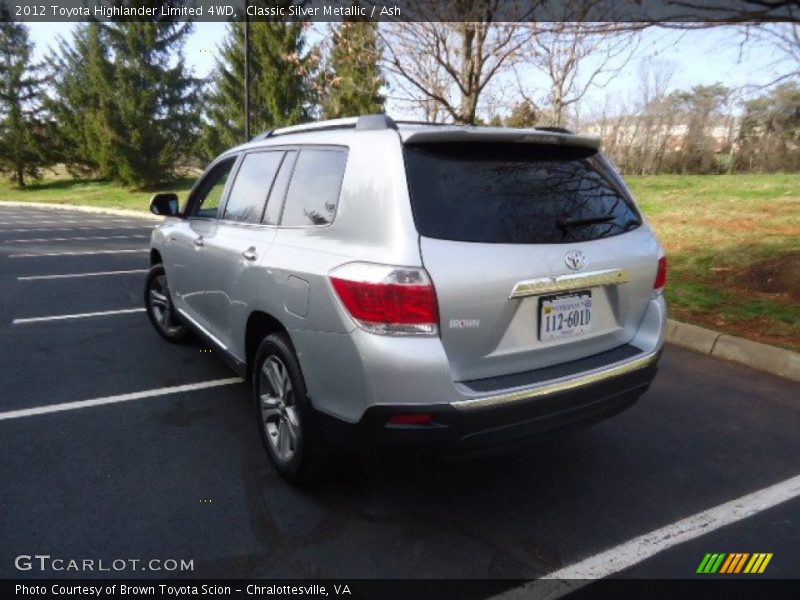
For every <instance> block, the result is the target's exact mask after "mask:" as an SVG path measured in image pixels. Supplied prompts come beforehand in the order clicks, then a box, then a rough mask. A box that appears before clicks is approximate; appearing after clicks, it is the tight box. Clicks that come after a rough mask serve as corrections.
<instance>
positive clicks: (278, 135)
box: [145, 115, 666, 481]
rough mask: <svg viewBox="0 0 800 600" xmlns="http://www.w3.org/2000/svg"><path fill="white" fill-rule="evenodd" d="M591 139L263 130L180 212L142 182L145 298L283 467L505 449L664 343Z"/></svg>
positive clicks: (648, 250) (575, 410) (588, 409)
mask: <svg viewBox="0 0 800 600" xmlns="http://www.w3.org/2000/svg"><path fill="white" fill-rule="evenodd" d="M598 146H599V142H598V140H597V139H595V138H590V137H584V136H579V135H573V134H571V133H569V132H567V131H564V130H545V129H504V128H493V127H470V126H453V125H434V124H427V123H406V122H394V121H392V120H391V119H390V118H388V117H386V116H384V115H367V116H362V117H358V118H351V119H337V120H333V121H324V122H319V123H313V124H309V125H300V126H294V127H287V128H283V129H278V130H275V131H271V132H268V133H265V134H262V135H261V136H259V137H257V138H256V139H254V140H253V141H252V142H250V143H248V144H245V145H243V146H239V147H237V148H234V149H232V150H229V151H227V152H225V153H224V154H222V155H221V156H220V157H219V158H217V159H216V160H215V161H214V162H213V163H211V165H210V166H209V167H208V169H207V170H206V172H205V173H204V174H203V176H202V177H200V179H199V181H198V182H197V183H196V185H195V186H194V188H193V189H192V191H191V193H190V194H189V198H188V199H187V201H186V203H185V206H184V208H183V210H180V209H179V204H178V198H177V196H175V195H174V194H157V195H156V196H154V197H153V199H152V201H151V210H152V211H153V212H154V213H155V214H157V215H162V216H165V217H166V218H165V220H164V222H163V223H162V224H160V225H159V226H158V227H157V228H156V229H155V230H154V232H153V236H152V242H151V252H150V261H151V264H152V268H151V269H150V272H149V275H148V278H147V285H146V290H145V303H146V307H147V311H148V315H149V317H150V319H151V321H152V323H153V326H154V327H155V328H156V330H157V331H158V333H159V334H161V335H162V336H163V337H164V338H166V339H167V340H169V341H173V342H178V341H182V340H184V339H186V337H187V335H188V334H189V331H190V330H191V331H193V332H195V333H196V334H197V335H199V336H200V337H201V338H202V339H204V340H206V341H208V343H210V344H211V345H212V346H213V347H214V348H216V349H217V350H218V351H219V353H220V355H221V356H222V357H223V358H224V359H226V360H227V362H229V363H230V365H231V366H232V367H233V368H234V369H235V370H236V371H237V372H238V373H240V374H241V375H242V376H243V377H245V378H246V379H248V380H250V381H251V383H252V389H253V396H254V403H255V409H256V412H257V415H258V422H259V429H260V431H261V435H262V436H263V440H264V445H265V447H266V450H267V453H268V454H269V457H270V459H271V460H272V462H273V464H274V466H275V467H276V469H277V470H278V471H279V472H280V473H282V474H283V475H284V476H285V477H287V478H288V479H290V480H293V481H302V480H307V479H309V478H310V477H312V476H313V474H314V473H315V471H317V470H318V466H319V464H320V460H321V459H322V458H323V457H324V456H325V455H326V453H327V449H328V447H329V444H330V443H333V444H334V445H335V444H340V445H341V444H345V445H347V446H349V447H358V448H365V447H366V448H369V449H372V450H375V449H381V448H385V449H390V448H393V449H400V450H401V451H402V452H404V453H405V452H408V451H410V450H413V449H416V448H424V449H427V450H439V451H460V450H462V449H463V450H470V451H474V450H478V451H485V450H487V449H491V448H498V447H501V446H503V447H505V446H506V445H507V444H508V443H513V442H518V441H523V440H525V439H526V438H530V437H531V436H532V435H534V434H537V433H539V432H542V431H545V430H550V429H554V428H558V427H562V426H567V425H572V424H576V423H586V422H591V421H594V420H597V419H600V418H603V417H605V416H609V415H611V414H613V413H615V412H618V411H620V410H622V409H624V408H626V407H628V406H630V405H631V404H632V403H633V402H634V401H635V400H636V399H637V398H638V397H639V396H640V395H641V394H642V393H644V391H645V390H646V389H647V387H648V385H649V384H650V382H651V381H652V379H653V377H654V376H655V373H656V363H657V361H658V357H659V354H660V350H661V346H662V344H663V341H664V329H665V323H666V305H665V303H664V298H663V296H662V293H661V292H662V288H663V287H664V283H665V278H666V260H665V257H664V252H663V250H662V248H661V246H660V245H659V243H658V241H657V240H656V237H655V235H654V234H653V230H652V229H651V228H650V226H649V225H648V224H647V223H646V221H645V220H644V219H643V217H642V215H641V213H640V212H639V210H638V209H637V207H636V205H635V203H634V200H633V198H632V197H631V194H630V192H629V191H628V189H627V187H626V186H625V184H624V183H623V181H622V179H621V178H620V176H619V174H618V173H617V172H616V171H615V169H614V168H613V167H612V166H611V165H610V164H609V162H608V160H607V159H605V158H604V157H603V156H602V155H601V154H600V153H599V151H598Z"/></svg>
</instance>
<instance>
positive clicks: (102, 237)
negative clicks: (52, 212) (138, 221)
mask: <svg viewBox="0 0 800 600" xmlns="http://www.w3.org/2000/svg"><path fill="white" fill-rule="evenodd" d="M148 237H150V236H148V235H97V236H81V237H64V238H27V239H19V240H5V241H4V242H2V243H4V244H24V243H34V242H36V243H39V242H69V241H72V240H80V241H87V240H143V239H146V238H148Z"/></svg>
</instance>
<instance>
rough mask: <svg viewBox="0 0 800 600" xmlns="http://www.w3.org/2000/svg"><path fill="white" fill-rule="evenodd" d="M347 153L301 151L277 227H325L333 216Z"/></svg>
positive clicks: (329, 150)
mask: <svg viewBox="0 0 800 600" xmlns="http://www.w3.org/2000/svg"><path fill="white" fill-rule="evenodd" d="M346 162H347V151H346V150H339V149H316V148H313V149H304V150H301V151H300V155H299V156H298V157H297V163H296V164H295V167H294V172H293V174H292V182H291V183H290V184H289V190H288V192H287V194H286V206H285V208H284V209H283V218H282V219H281V225H284V226H290V227H291V226H309V225H327V224H328V223H331V222H332V221H333V217H334V216H335V215H336V206H337V204H338V203H339V190H340V188H341V186H342V177H343V176H344V167H345V163H346Z"/></svg>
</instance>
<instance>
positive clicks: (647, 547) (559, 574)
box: [495, 475, 800, 600]
mask: <svg viewBox="0 0 800 600" xmlns="http://www.w3.org/2000/svg"><path fill="white" fill-rule="evenodd" d="M798 497H800V475H797V476H795V477H792V478H790V479H787V480H785V481H781V482H780V483H776V484H774V485H771V486H769V487H766V488H762V489H760V490H758V491H756V492H752V493H750V494H747V495H745V496H741V497H740V498H736V499H735V500H731V501H730V502H725V503H724V504H720V505H718V506H715V507H713V508H710V509H708V510H704V511H702V512H699V513H696V514H694V515H692V516H690V517H687V518H685V519H681V520H680V521H676V522H675V523H671V524H669V525H666V526H664V527H661V528H660V529H656V530H655V531H651V532H650V533H646V534H644V535H640V536H639V537H637V538H634V539H632V540H630V541H627V542H624V543H622V544H620V545H618V546H614V547H613V548H609V549H608V550H604V551H603V552H600V553H599V554H595V555H594V556H590V557H589V558H585V559H584V560H582V561H579V562H577V563H575V564H572V565H570V566H568V567H564V568H563V569H559V570H558V571H554V572H552V573H549V574H548V575H545V576H544V577H542V578H541V579H537V580H536V581H532V582H531V583H529V584H526V585H524V586H522V587H520V588H516V589H513V590H509V591H507V592H505V593H503V594H500V595H499V596H495V598H497V599H498V600H499V599H508V600H511V599H512V598H530V597H535V598H539V599H544V598H548V599H554V598H560V597H561V596H564V595H565V594H569V593H572V592H574V591H575V590H577V589H579V588H582V587H584V586H586V585H588V584H590V583H591V582H592V580H595V579H601V578H603V577H608V576H610V575H614V574H615V573H619V572H620V571H623V570H625V569H627V568H629V567H632V566H634V565H636V564H638V563H640V562H642V561H644V560H647V559H648V558H651V557H652V556H655V555H656V554H658V553H659V552H662V551H664V550H667V549H669V548H671V547H672V546H676V545H678V544H682V543H684V542H688V541H690V540H693V539H695V538H698V537H701V536H704V535H706V534H708V533H711V532H712V531H716V530H717V529H720V528H721V527H725V526H726V525H731V524H733V523H736V522H738V521H741V520H743V519H747V518H749V517H752V516H754V515H756V514H758V513H760V512H763V511H765V510H768V509H770V508H773V507H775V506H777V505H779V504H783V503H784V502H788V501H789V500H793V499H794V498H798Z"/></svg>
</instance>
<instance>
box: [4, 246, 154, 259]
mask: <svg viewBox="0 0 800 600" xmlns="http://www.w3.org/2000/svg"><path fill="white" fill-rule="evenodd" d="M136 252H139V253H143V252H150V250H148V249H147V248H141V249H138V248H137V249H134V250H87V251H85V252H84V251H79V252H41V253H32V254H9V255H8V258H34V257H37V256H89V255H91V254H133V253H136Z"/></svg>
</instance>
